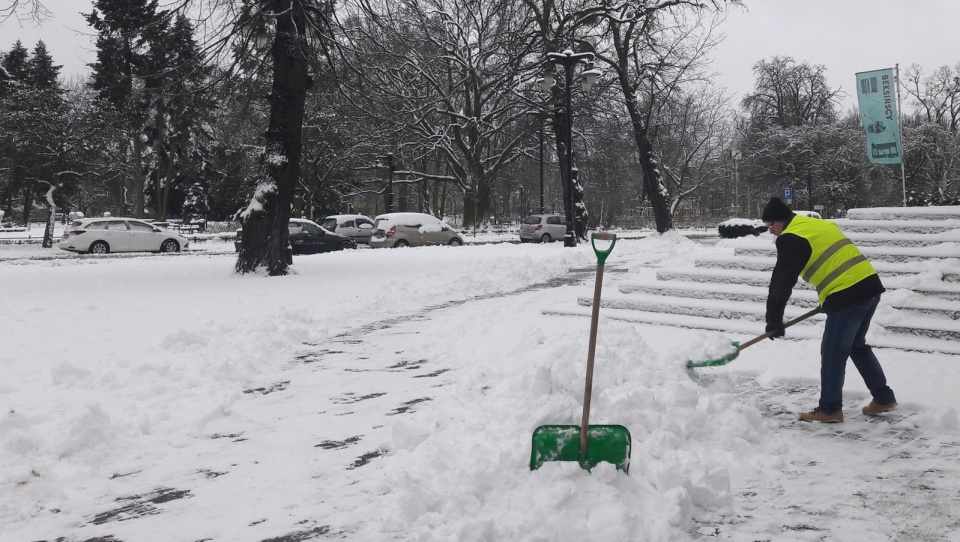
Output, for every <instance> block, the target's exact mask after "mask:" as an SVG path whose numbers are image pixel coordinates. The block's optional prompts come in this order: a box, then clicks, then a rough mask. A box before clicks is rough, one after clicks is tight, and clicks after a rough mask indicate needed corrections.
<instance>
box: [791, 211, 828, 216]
mask: <svg viewBox="0 0 960 542" xmlns="http://www.w3.org/2000/svg"><path fill="white" fill-rule="evenodd" d="M793 214H796V215H803V216H808V217H810V218H823V217H822V216H820V213H818V212H816V211H796V210H795V211H793Z"/></svg>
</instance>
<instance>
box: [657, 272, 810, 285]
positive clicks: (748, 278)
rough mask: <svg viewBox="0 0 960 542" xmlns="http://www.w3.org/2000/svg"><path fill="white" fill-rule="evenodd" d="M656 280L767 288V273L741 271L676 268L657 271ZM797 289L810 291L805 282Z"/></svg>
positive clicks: (768, 282)
mask: <svg viewBox="0 0 960 542" xmlns="http://www.w3.org/2000/svg"><path fill="white" fill-rule="evenodd" d="M657 280H664V281H681V282H705V283H710V284H745V285H748V286H769V285H770V272H769V271H766V272H765V271H749V270H741V269H706V268H697V267H676V268H669V269H659V270H657ZM797 289H801V290H812V289H813V287H812V286H810V285H809V284H807V283H806V282H798V283H797Z"/></svg>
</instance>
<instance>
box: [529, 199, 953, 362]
mask: <svg viewBox="0 0 960 542" xmlns="http://www.w3.org/2000/svg"><path fill="white" fill-rule="evenodd" d="M835 222H836V223H837V224H838V225H839V226H840V228H841V229H842V230H843V231H844V232H845V233H846V234H847V235H848V237H850V238H851V239H852V240H853V241H854V242H855V243H856V244H857V245H858V246H859V247H860V249H861V251H862V252H863V253H864V254H865V255H866V256H867V257H868V258H869V259H870V261H871V263H872V264H873V265H874V267H875V268H876V270H877V272H878V273H879V274H880V277H881V279H882V280H883V283H884V286H885V287H886V288H887V293H885V294H884V295H883V296H882V297H881V303H880V307H879V309H878V310H877V314H876V316H875V317H874V325H873V326H872V328H871V334H870V336H869V337H868V339H869V341H870V343H871V344H872V345H874V346H876V347H881V348H896V349H901V350H911V351H924V352H937V353H945V354H956V355H960V303H958V301H960V207H952V206H951V207H919V208H899V207H896V208H874V209H853V210H851V211H850V212H849V213H848V217H847V218H845V219H839V220H836V221H835ZM775 261H776V248H775V246H774V244H773V239H772V238H771V237H770V236H769V235H762V236H760V237H756V238H754V237H751V238H742V239H737V240H732V241H720V243H719V246H718V247H704V250H703V251H702V255H701V254H700V253H698V255H697V257H696V260H695V263H694V264H692V265H683V266H675V267H663V268H658V269H655V270H645V271H646V272H642V273H631V274H630V275H627V276H623V278H622V279H621V280H620V281H619V282H617V283H615V284H613V285H612V286H610V287H608V288H605V289H604V291H603V294H602V298H601V306H602V307H603V309H604V310H603V312H602V314H603V315H604V317H605V318H610V319H617V320H626V321H631V322H637V323H645V324H653V325H667V326H679V327H688V328H696V329H709V330H717V331H721V332H726V333H735V334H738V335H743V336H748V337H749V336H755V335H758V334H759V333H760V332H762V330H763V325H762V322H763V319H764V313H765V311H766V299H767V287H768V285H769V282H770V272H771V270H772V269H773V265H774V263H775ZM818 304H819V303H818V301H817V296H816V292H815V291H814V290H813V289H812V288H811V287H810V286H809V285H808V284H806V283H805V282H803V281H802V280H800V281H799V282H798V283H797V287H796V288H795V289H794V292H793V296H792V297H791V300H790V303H789V305H788V306H787V310H786V313H785V318H795V317H797V316H799V315H801V314H803V313H805V312H807V311H809V310H810V309H811V308H812V307H816V306H817V305H818ZM591 305H592V297H590V296H581V297H580V298H579V299H578V303H577V306H576V307H573V306H559V307H550V308H548V309H546V310H544V311H543V312H544V313H545V314H562V315H583V316H589V314H590V307H591ZM823 318H825V316H823V315H817V316H815V317H813V318H810V319H808V320H806V321H804V322H801V323H799V324H797V325H796V326H795V327H793V328H791V330H790V332H789V333H788V334H787V338H793V339H819V338H820V334H821V333H822V325H818V324H819V323H820V321H822V319H823Z"/></svg>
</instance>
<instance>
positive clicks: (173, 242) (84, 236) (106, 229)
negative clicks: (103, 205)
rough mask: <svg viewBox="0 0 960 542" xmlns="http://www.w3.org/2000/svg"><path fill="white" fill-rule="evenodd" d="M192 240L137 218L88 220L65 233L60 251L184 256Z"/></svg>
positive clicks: (66, 230)
mask: <svg viewBox="0 0 960 542" xmlns="http://www.w3.org/2000/svg"><path fill="white" fill-rule="evenodd" d="M189 244H190V240H189V239H187V238H186V237H184V236H182V235H180V234H179V233H177V232H173V231H169V230H165V229H163V228H158V227H156V226H154V225H152V224H149V223H147V222H144V221H143V220H137V219H136V218H116V217H109V218H85V219H82V220H74V221H73V222H71V223H70V225H69V226H67V227H66V228H65V229H64V231H63V237H62V238H61V239H60V245H59V246H60V248H62V249H63V250H69V251H72V252H89V253H91V254H107V253H110V252H180V250H181V249H184V248H187V246H188V245H189Z"/></svg>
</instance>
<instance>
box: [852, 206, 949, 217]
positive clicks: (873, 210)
mask: <svg viewBox="0 0 960 542" xmlns="http://www.w3.org/2000/svg"><path fill="white" fill-rule="evenodd" d="M847 220H854V221H856V220H884V221H887V220H889V221H893V220H916V221H924V220H957V221H960V206H957V205H941V206H931V207H869V208H865V209H850V210H849V211H847Z"/></svg>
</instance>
